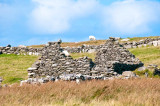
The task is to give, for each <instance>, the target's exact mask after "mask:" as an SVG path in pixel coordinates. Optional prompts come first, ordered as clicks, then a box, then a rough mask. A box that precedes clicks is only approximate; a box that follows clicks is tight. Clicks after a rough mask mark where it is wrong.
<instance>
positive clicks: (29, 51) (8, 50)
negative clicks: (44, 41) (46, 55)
mask: <svg viewBox="0 0 160 106" xmlns="http://www.w3.org/2000/svg"><path fill="white" fill-rule="evenodd" d="M41 52H42V48H27V47H24V48H21V47H0V54H17V55H20V54H22V55H41Z"/></svg>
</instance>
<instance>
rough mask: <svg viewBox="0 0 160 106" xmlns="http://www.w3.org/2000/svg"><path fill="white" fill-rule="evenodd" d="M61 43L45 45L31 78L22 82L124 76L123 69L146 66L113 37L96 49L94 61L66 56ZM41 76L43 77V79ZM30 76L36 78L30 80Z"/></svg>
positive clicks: (30, 69) (34, 65) (31, 69)
mask: <svg viewBox="0 0 160 106" xmlns="http://www.w3.org/2000/svg"><path fill="white" fill-rule="evenodd" d="M60 43H61V42H49V43H48V44H47V45H46V46H45V47H44V48H43V50H42V54H41V55H42V56H41V57H40V58H39V60H38V61H36V62H35V63H34V64H33V65H32V67H31V68H28V77H29V81H28V80H26V81H22V83H28V82H34V83H36V82H38V83H43V82H48V81H50V79H54V80H52V81H55V80H65V81H68V80H69V81H72V80H73V81H77V79H79V80H90V79H97V80H98V79H101V80H106V79H114V78H120V77H122V75H121V74H122V72H123V71H128V70H134V69H136V68H138V67H140V66H143V63H142V62H141V61H139V60H138V59H137V58H135V56H134V55H132V54H131V53H130V52H129V51H128V50H127V49H125V48H124V47H123V46H122V45H120V44H119V43H118V42H117V41H115V39H113V38H110V39H109V40H107V41H106V44H105V45H101V46H102V47H101V49H100V50H98V51H97V54H96V58H95V62H93V61H92V59H90V58H88V57H83V58H79V59H75V60H74V59H73V58H72V57H70V56H66V55H65V53H64V52H63V51H64V49H63V48H61V47H60ZM124 77H126V76H124ZM124 77H123V78H124ZM135 77H136V76H135ZM42 78H44V79H43V80H42ZM127 78H128V76H127ZM31 79H32V80H33V81H30V80H31ZM21 85H23V84H21Z"/></svg>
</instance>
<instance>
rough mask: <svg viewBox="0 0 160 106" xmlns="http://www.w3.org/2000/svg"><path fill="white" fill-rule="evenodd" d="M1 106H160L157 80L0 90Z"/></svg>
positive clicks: (73, 83)
mask: <svg viewBox="0 0 160 106" xmlns="http://www.w3.org/2000/svg"><path fill="white" fill-rule="evenodd" d="M0 105H1V106H160V81H159V79H156V78H154V79H130V80H109V81H86V82H82V83H80V84H76V83H75V82H63V81H62V82H61V81H60V82H55V83H47V84H44V85H41V86H36V85H26V86H23V87H19V86H16V85H14V86H13V87H11V88H10V87H8V88H2V89H0Z"/></svg>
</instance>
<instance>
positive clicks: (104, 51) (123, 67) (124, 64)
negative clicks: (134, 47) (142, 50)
mask: <svg viewBox="0 0 160 106" xmlns="http://www.w3.org/2000/svg"><path fill="white" fill-rule="evenodd" d="M95 64H96V67H95V68H94V69H95V70H97V71H98V72H99V71H100V70H105V71H114V72H117V73H119V74H121V73H122V72H123V71H133V70H135V69H136V68H138V67H140V66H143V63H142V62H141V61H140V60H139V59H137V58H135V56H134V55H133V54H132V53H130V52H129V51H128V50H127V49H126V48H124V47H123V46H122V45H121V44H119V42H117V41H115V39H114V38H110V39H109V40H107V42H106V43H105V44H104V45H103V46H102V47H101V49H99V50H98V51H97V54H96V58H95Z"/></svg>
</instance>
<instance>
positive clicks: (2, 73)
mask: <svg viewBox="0 0 160 106" xmlns="http://www.w3.org/2000/svg"><path fill="white" fill-rule="evenodd" d="M37 58H38V57H37V56H24V55H13V54H10V55H6V54H2V55H0V77H3V79H5V80H4V81H3V83H5V84H12V83H15V82H19V80H23V79H25V78H27V68H29V67H30V66H31V65H32V64H33V63H34V62H35V61H36V60H37Z"/></svg>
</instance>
